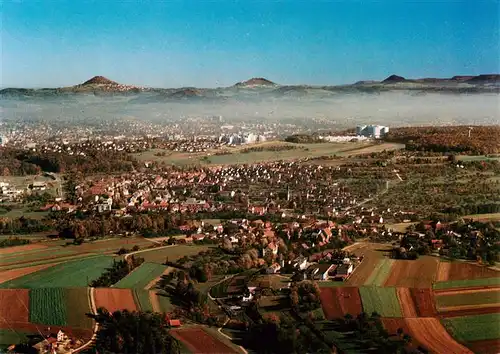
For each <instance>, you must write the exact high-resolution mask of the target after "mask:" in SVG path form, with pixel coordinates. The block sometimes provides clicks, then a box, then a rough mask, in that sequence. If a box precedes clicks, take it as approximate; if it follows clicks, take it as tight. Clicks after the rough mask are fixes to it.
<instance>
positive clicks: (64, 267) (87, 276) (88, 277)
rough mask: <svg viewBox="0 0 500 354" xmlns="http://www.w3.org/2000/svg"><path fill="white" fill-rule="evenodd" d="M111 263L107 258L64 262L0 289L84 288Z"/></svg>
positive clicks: (4, 284) (16, 280)
mask: <svg viewBox="0 0 500 354" xmlns="http://www.w3.org/2000/svg"><path fill="white" fill-rule="evenodd" d="M112 263H113V258H112V257H108V256H97V257H93V258H86V259H81V260H76V261H71V262H66V263H63V264H58V265H56V266H53V267H51V268H48V269H44V270H41V271H38V272H35V273H31V274H28V275H25V276H23V277H21V278H17V279H14V280H11V281H8V282H6V283H3V284H0V287H3V288H39V287H53V288H56V287H85V286H87V285H88V283H89V282H90V281H92V280H94V279H97V278H98V277H99V276H100V275H101V274H102V273H103V272H104V270H105V269H106V268H108V267H110V266H111V265H112Z"/></svg>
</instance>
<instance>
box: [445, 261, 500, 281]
mask: <svg viewBox="0 0 500 354" xmlns="http://www.w3.org/2000/svg"><path fill="white" fill-rule="evenodd" d="M499 276H500V272H499V271H496V270H493V269H490V268H488V267H485V266H481V265H478V264H471V263H466V262H458V261H456V262H440V263H439V269H438V273H437V279H436V280H437V281H438V282H439V281H450V280H468V279H474V280H478V278H498V277H499Z"/></svg>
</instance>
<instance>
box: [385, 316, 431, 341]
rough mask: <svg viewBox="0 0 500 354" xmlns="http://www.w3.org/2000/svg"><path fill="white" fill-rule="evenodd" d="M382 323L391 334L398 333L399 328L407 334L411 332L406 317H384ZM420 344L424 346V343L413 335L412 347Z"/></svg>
mask: <svg viewBox="0 0 500 354" xmlns="http://www.w3.org/2000/svg"><path fill="white" fill-rule="evenodd" d="M381 320H382V324H383V325H384V328H385V329H386V331H387V332H388V333H389V334H396V333H397V332H398V329H399V328H401V329H402V330H403V332H404V333H405V334H410V327H409V326H408V323H407V321H406V320H405V319H404V318H388V317H382V319H381ZM418 346H422V347H423V345H422V343H420V342H418V341H417V339H416V338H414V337H412V339H411V343H410V347H411V348H413V349H415V348H417V347H418Z"/></svg>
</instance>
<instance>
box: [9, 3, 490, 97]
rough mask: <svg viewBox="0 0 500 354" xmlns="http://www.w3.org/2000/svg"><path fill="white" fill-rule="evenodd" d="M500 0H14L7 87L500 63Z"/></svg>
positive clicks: (413, 74) (223, 81)
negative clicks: (100, 77)
mask: <svg viewBox="0 0 500 354" xmlns="http://www.w3.org/2000/svg"><path fill="white" fill-rule="evenodd" d="M499 6H500V3H499V1H497V0H478V1H473V0H467V1H461V0H456V1H451V0H450V1H403V0H385V1H354V0H353V1H351V0H344V1H314V0H311V1H309V0H286V1H256V0H248V1H223V0H218V1H205V0H201V1H198V0H184V1H175V0H172V1H144V2H143V1H141V2H138V1H87V0H67V1H54V0H40V1H4V2H3V3H2V5H1V11H2V19H1V33H0V37H1V42H2V46H1V49H2V64H1V70H2V78H1V80H0V81H1V86H2V87H37V88H39V87H60V86H70V85H75V84H78V83H81V82H83V81H85V80H87V79H89V78H90V77H92V76H95V75H103V76H106V77H108V78H110V79H112V80H115V81H118V82H121V83H124V84H134V85H140V86H150V87H182V86H196V87H217V86H229V85H232V84H234V83H235V82H238V81H242V80H246V79H248V78H250V77H266V78H268V79H270V80H272V81H275V82H277V83H280V84H313V85H335V84H342V83H353V82H356V81H358V80H370V79H374V80H382V79H384V78H385V77H387V76H389V75H390V74H398V75H402V76H405V77H410V78H417V77H451V76H453V75H464V74H467V75H477V74H489V73H497V72H500V69H499V66H500V62H499V53H500V38H499V13H500V9H499Z"/></svg>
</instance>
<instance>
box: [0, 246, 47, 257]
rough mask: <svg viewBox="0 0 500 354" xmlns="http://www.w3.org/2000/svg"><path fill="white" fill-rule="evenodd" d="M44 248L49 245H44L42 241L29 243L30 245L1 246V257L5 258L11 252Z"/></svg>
mask: <svg viewBox="0 0 500 354" xmlns="http://www.w3.org/2000/svg"><path fill="white" fill-rule="evenodd" d="M44 248H47V246H45V245H42V244H40V243H33V244H29V245H22V246H13V247H5V248H0V257H1V258H3V257H5V256H6V255H8V254H11V253H19V252H22V253H26V251H33V250H39V249H44Z"/></svg>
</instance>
